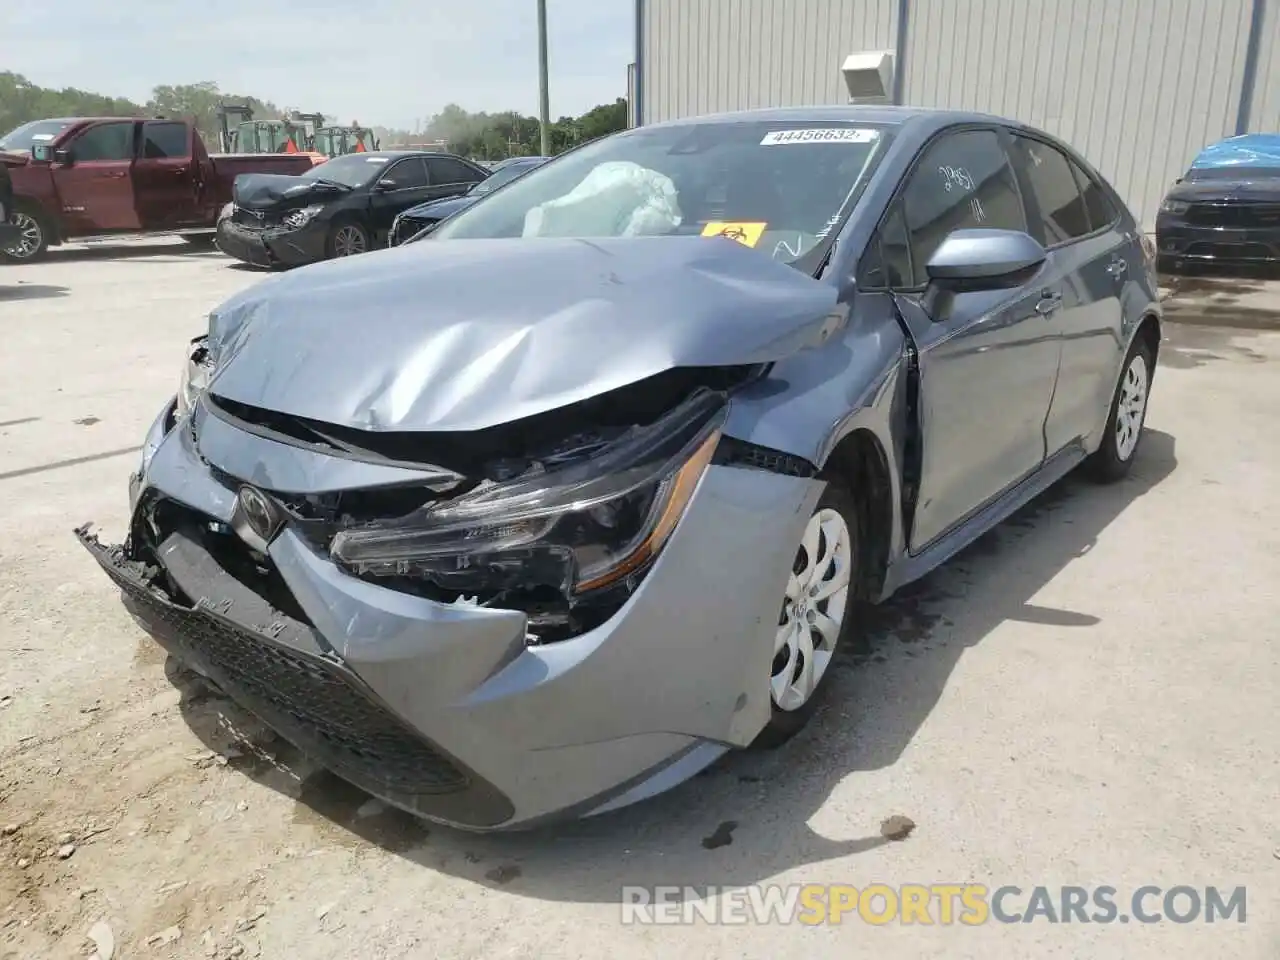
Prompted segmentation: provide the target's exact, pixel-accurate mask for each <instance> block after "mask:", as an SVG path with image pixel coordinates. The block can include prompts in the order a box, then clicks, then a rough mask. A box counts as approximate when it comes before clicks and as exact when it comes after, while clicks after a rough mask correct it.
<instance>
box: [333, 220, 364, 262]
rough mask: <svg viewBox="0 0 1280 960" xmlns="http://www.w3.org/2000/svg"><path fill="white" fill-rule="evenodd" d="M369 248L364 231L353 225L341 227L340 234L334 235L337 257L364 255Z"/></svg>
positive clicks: (334, 252)
mask: <svg viewBox="0 0 1280 960" xmlns="http://www.w3.org/2000/svg"><path fill="white" fill-rule="evenodd" d="M367 246H368V244H367V243H366V242H365V237H364V231H363V230H361V229H360V228H359V227H357V226H353V225H351V224H347V225H346V226H345V227H339V228H338V232H337V233H335V234H334V235H333V255H334V256H335V257H351V256H354V255H355V254H357V253H364V252H365V249H366V247H367Z"/></svg>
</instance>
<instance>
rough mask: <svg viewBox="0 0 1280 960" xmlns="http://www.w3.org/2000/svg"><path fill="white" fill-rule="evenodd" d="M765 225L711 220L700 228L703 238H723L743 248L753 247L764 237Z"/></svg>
mask: <svg viewBox="0 0 1280 960" xmlns="http://www.w3.org/2000/svg"><path fill="white" fill-rule="evenodd" d="M768 226H769V225H768V224H767V223H724V222H721V221H719V220H713V221H711V222H710V223H708V224H707V225H706V226H705V227H703V228H702V235H703V236H704V237H725V238H727V239H729V240H737V241H738V242H739V243H740V244H742V245H743V246H744V247H754V246H755V245H756V244H757V243H759V242H760V238H761V237H762V236H764V231H765V228H766V227H768Z"/></svg>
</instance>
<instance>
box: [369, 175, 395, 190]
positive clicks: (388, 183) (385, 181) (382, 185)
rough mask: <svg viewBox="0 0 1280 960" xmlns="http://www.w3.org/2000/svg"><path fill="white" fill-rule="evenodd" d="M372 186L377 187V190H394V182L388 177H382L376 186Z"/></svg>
mask: <svg viewBox="0 0 1280 960" xmlns="http://www.w3.org/2000/svg"><path fill="white" fill-rule="evenodd" d="M374 186H375V187H377V189H379V190H394V189H395V188H396V182H395V180H393V179H391V178H390V177H383V178H382V179H381V180H379V181H378V182H377V183H376V184H374Z"/></svg>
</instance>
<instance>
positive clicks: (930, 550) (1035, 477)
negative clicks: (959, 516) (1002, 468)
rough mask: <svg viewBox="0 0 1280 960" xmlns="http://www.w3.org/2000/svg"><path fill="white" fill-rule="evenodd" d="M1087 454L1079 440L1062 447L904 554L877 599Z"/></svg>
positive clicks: (929, 566) (965, 541)
mask: <svg viewBox="0 0 1280 960" xmlns="http://www.w3.org/2000/svg"><path fill="white" fill-rule="evenodd" d="M1087 455H1088V454H1087V453H1086V452H1085V449H1084V447H1083V446H1082V445H1081V444H1080V441H1078V440H1077V441H1075V442H1073V443H1071V444H1070V445H1068V446H1066V447H1063V448H1062V449H1061V450H1059V451H1058V452H1057V453H1055V454H1054V455H1053V456H1052V457H1050V458H1049V459H1048V460H1046V461H1045V462H1044V463H1043V464H1042V465H1041V467H1040V469H1038V470H1037V471H1036V472H1035V473H1033V474H1031V475H1030V476H1028V477H1026V478H1025V479H1023V480H1021V481H1019V482H1018V483H1016V484H1015V485H1014V486H1012V487H1010V488H1009V489H1008V490H1006V491H1005V492H1004V493H1002V494H1001V495H1000V496H998V497H997V498H996V499H995V500H992V501H991V502H990V503H989V504H987V505H986V506H985V507H981V508H979V509H978V511H977V512H976V513H973V514H970V515H969V516H968V517H967V518H965V519H964V520H963V521H961V522H960V523H958V524H956V525H955V526H954V527H952V528H951V530H950V531H949V532H947V533H944V534H943V535H942V536H941V537H939V538H938V539H937V540H935V541H933V543H931V544H929V545H928V546H927V547H925V548H924V550H922V551H921V552H920V553H917V554H905V555H904V556H903V557H902V558H901V559H899V560H898V561H897V562H896V563H894V564H893V566H891V567H890V568H889V571H888V573H887V575H886V576H885V583H884V590H883V591H882V592H881V595H880V598H881V599H882V600H884V599H887V598H888V597H889V596H890V595H891V594H893V593H894V592H895V591H897V590H898V589H900V588H901V587H904V586H906V585H907V584H908V583H911V582H912V581H914V580H919V579H920V578H921V577H923V576H924V575H925V574H927V573H929V572H931V571H932V570H934V569H936V568H937V567H939V566H941V565H942V564H944V563H946V562H947V561H948V560H950V559H951V558H952V557H954V556H955V555H956V554H957V553H959V552H960V551H961V550H963V549H964V548H965V547H967V546H969V544H971V543H973V541H975V540H977V539H978V538H979V537H980V536H982V535H983V534H984V533H986V532H987V531H988V530H990V529H991V528H993V527H995V526H996V525H998V524H1000V523H1002V522H1003V521H1005V520H1007V519H1008V518H1009V517H1010V515H1012V514H1013V513H1015V512H1016V511H1017V510H1019V509H1020V508H1021V507H1024V506H1025V505H1026V504H1028V503H1029V502H1031V501H1032V500H1034V499H1035V498H1036V497H1038V496H1040V494H1042V493H1044V492H1045V491H1046V490H1048V489H1049V488H1050V487H1051V486H1053V485H1054V484H1055V483H1057V482H1058V481H1059V480H1061V479H1062V478H1063V477H1065V476H1066V475H1067V474H1068V473H1070V472H1071V471H1072V470H1074V469H1075V468H1076V467H1078V466H1079V465H1080V464H1081V463H1083V462H1084V460H1085V457H1086V456H1087Z"/></svg>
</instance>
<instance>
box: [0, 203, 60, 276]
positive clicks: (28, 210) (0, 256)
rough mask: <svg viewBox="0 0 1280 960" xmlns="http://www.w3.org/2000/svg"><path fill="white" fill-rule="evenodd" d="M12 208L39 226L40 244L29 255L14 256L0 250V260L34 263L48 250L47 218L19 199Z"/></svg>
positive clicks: (41, 258)
mask: <svg viewBox="0 0 1280 960" xmlns="http://www.w3.org/2000/svg"><path fill="white" fill-rule="evenodd" d="M13 210H14V213H22V214H26V215H27V216H28V217H31V218H32V219H33V220H35V222H36V226H38V227H39V228H40V246H39V247H38V248H37V249H36V252H35V253H33V254H31V256H29V257H15V256H13V255H12V254H10V253H7V252H6V251H4V250H0V260H3V261H4V262H6V263H35V262H36V261H37V260H43V259H44V257H45V254H47V253H48V252H49V240H50V236H49V219H48V218H47V217H46V216H45V215H44V213H43V212H42V211H40V210H39V209H37V208H35V207H33V206H32V205H31V204H30V203H24V202H23V201H21V200H19V201H17V202H16V203H14V205H13Z"/></svg>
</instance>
